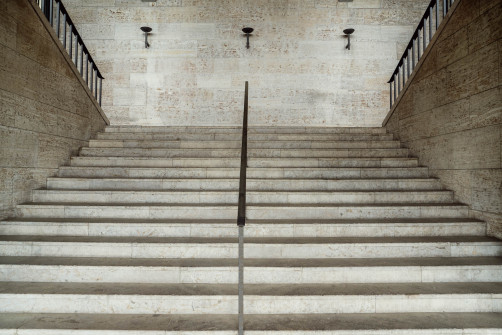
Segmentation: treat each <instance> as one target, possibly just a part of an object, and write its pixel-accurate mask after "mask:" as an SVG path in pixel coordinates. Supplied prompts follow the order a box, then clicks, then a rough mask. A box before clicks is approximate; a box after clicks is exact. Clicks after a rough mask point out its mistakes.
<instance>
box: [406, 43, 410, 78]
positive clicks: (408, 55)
mask: <svg viewBox="0 0 502 335" xmlns="http://www.w3.org/2000/svg"><path fill="white" fill-rule="evenodd" d="M408 50H409V49H408ZM406 70H407V72H408V75H407V77H406V79H408V78H409V77H410V53H409V52H408V54H407V55H406Z"/></svg>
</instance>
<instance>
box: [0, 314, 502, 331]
mask: <svg viewBox="0 0 502 335" xmlns="http://www.w3.org/2000/svg"><path fill="white" fill-rule="evenodd" d="M376 327H378V330H376V329H375V328H376ZM0 328H1V329H0V335H97V334H100V335H101V334H102V335H124V334H125V332H124V331H127V334H133V335H236V334H237V331H236V329H237V318H236V316H235V315H234V314H226V315H179V314H115V315H114V314H88V313H85V314H73V313H67V314H48V313H46V314H37V313H25V314H21V313H9V314H3V315H0ZM74 328H75V329H74ZM244 328H245V330H246V333H247V334H252V335H320V334H325V335H328V334H329V335H501V334H502V313H356V314H352V313H345V314H326V313H325V314H290V315H287V314H270V315H247V316H246V318H245V319H244ZM41 329H43V330H41ZM76 329H78V330H76ZM208 329H211V330H208ZM291 329H295V330H291Z"/></svg>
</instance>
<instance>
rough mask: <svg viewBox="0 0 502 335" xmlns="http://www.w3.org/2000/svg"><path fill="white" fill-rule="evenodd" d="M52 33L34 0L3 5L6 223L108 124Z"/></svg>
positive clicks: (0, 90)
mask: <svg viewBox="0 0 502 335" xmlns="http://www.w3.org/2000/svg"><path fill="white" fill-rule="evenodd" d="M46 28H47V26H46V25H44V24H43V21H41V20H40V18H39V16H38V15H37V12H36V11H35V10H34V7H32V5H31V4H30V2H29V1H28V0H2V1H0V218H1V217H6V216H9V215H11V214H12V209H13V207H14V205H15V204H18V203H21V202H25V201H29V200H31V190H32V189H34V188H39V187H43V186H44V185H45V181H46V178H47V177H48V176H50V175H53V174H54V173H55V172H56V169H57V168H58V167H59V165H61V164H65V163H66V162H67V161H68V160H69V157H70V155H71V154H75V153H76V152H77V150H78V148H79V147H81V146H83V145H86V144H87V142H86V140H88V139H89V138H90V137H91V135H92V134H94V133H95V132H96V131H98V130H100V129H102V128H103V127H104V126H105V119H104V118H103V116H102V115H101V114H100V111H99V107H98V106H96V105H95V104H94V103H93V101H92V100H91V98H90V97H89V95H88V93H89V92H88V91H86V89H85V88H84V86H83V85H82V84H83V83H82V82H81V81H80V78H79V77H78V76H77V75H76V74H75V73H74V72H73V70H72V68H71V67H70V65H69V64H68V62H67V61H69V59H68V58H67V56H65V54H64V53H63V52H62V51H61V49H59V48H58V46H57V44H56V43H55V42H54V40H53V39H52V37H53V36H52V35H51V34H50V33H49V31H48V30H46ZM84 85H85V84H84Z"/></svg>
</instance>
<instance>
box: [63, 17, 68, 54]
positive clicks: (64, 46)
mask: <svg viewBox="0 0 502 335" xmlns="http://www.w3.org/2000/svg"><path fill="white" fill-rule="evenodd" d="M66 34H67V32H66V13H63V48H65V49H66Z"/></svg>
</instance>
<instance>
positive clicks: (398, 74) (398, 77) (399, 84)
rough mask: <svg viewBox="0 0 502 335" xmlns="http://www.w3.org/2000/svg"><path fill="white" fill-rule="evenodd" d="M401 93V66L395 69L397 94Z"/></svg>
mask: <svg viewBox="0 0 502 335" xmlns="http://www.w3.org/2000/svg"><path fill="white" fill-rule="evenodd" d="M399 93H401V66H399V68H398V69H397V94H398V95H399Z"/></svg>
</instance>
